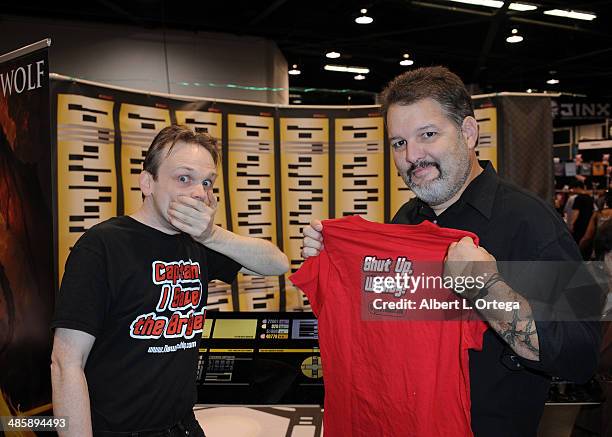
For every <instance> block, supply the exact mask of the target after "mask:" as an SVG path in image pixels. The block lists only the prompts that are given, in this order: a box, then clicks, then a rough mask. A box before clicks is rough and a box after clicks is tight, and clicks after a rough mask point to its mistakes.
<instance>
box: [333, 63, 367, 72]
mask: <svg viewBox="0 0 612 437" xmlns="http://www.w3.org/2000/svg"><path fill="white" fill-rule="evenodd" d="M323 68H324V69H325V70H327V71H340V72H342V73H357V74H368V73H369V72H370V69H369V68H365V67H347V66H346V65H330V64H327V65H326V66H325V67H323Z"/></svg>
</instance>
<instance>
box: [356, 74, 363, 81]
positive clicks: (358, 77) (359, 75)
mask: <svg viewBox="0 0 612 437" xmlns="http://www.w3.org/2000/svg"><path fill="white" fill-rule="evenodd" d="M364 79H365V76H364V75H363V74H358V75H357V76H355V80H364Z"/></svg>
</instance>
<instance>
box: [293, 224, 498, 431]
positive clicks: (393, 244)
mask: <svg viewBox="0 0 612 437" xmlns="http://www.w3.org/2000/svg"><path fill="white" fill-rule="evenodd" d="M323 236H324V250H322V251H321V253H320V254H319V256H316V257H311V258H308V260H306V262H305V263H304V264H303V265H302V267H301V268H300V269H299V270H298V271H297V272H296V273H295V274H293V275H292V276H291V278H290V279H291V281H292V282H293V283H294V284H295V285H296V286H297V287H299V288H300V289H302V290H303V291H304V293H305V294H306V295H307V296H308V299H309V301H310V304H311V306H312V309H313V311H314V313H315V315H316V316H317V318H318V320H319V345H320V348H321V360H322V364H323V375H324V376H323V378H324V380H325V413H324V428H325V436H326V437H336V436H342V437H345V436H346V437H348V436H353V437H356V436H364V437H365V436H367V437H401V436H415V437H437V436H440V437H459V436H461V437H466V436H472V435H473V434H472V431H471V428H470V381H469V367H468V349H481V348H482V335H483V333H484V331H485V330H486V329H487V325H486V324H485V323H484V322H482V321H481V320H480V319H478V317H477V315H476V314H475V313H474V312H473V311H471V310H466V309H459V310H457V311H456V312H455V313H456V314H459V317H456V314H455V319H453V320H445V318H444V317H442V316H441V315H443V314H444V311H442V312H437V313H436V312H432V313H429V312H428V306H427V305H426V306H425V308H423V307H422V306H421V305H422V303H421V301H427V302H429V303H431V299H429V298H431V297H434V299H433V300H437V301H439V302H451V301H455V300H456V301H460V302H463V300H462V299H461V298H460V297H459V296H457V295H456V294H455V293H454V292H452V291H450V290H448V289H446V288H443V289H437V290H433V291H431V290H430V291H428V292H427V293H426V294H421V293H420V290H418V289H417V290H416V292H414V293H411V292H410V291H405V292H404V293H402V292H397V293H396V291H397V290H398V289H395V288H393V287H391V288H389V289H388V290H391V291H385V292H381V291H380V290H381V289H380V288H378V291H377V292H373V291H372V290H373V288H374V287H373V284H374V282H373V281H376V280H377V279H376V278H374V276H387V277H389V276H391V277H392V276H393V275H395V273H396V272H402V273H406V272H407V274H410V275H411V276H413V277H418V276H423V275H424V272H423V270H427V272H426V273H427V274H428V275H432V274H433V275H436V274H437V275H440V276H441V275H442V271H443V261H444V257H445V256H446V252H447V249H448V246H449V245H450V244H451V243H452V242H456V241H459V240H460V239H461V238H462V237H465V236H469V237H471V238H473V239H474V241H475V243H476V244H478V239H477V237H476V236H475V235H474V234H472V233H469V232H464V231H458V230H454V229H446V228H441V227H439V226H437V225H435V224H433V223H430V222H423V223H421V224H418V225H396V224H389V225H387V224H380V223H373V222H368V221H366V220H364V219H363V218H361V217H360V216H350V217H345V218H341V219H335V220H325V221H323ZM420 263H421V264H420ZM421 265H422V266H426V267H422V268H421ZM381 282H382V281H380V282H378V285H379V286H380V283H381ZM400 289H401V287H400ZM425 297H427V299H425ZM402 299H404V300H413V301H414V304H412V305H415V308H416V309H405V310H403V311H402V310H397V309H393V308H392V309H391V310H389V309H388V308H386V309H380V306H381V302H382V301H386V302H393V301H395V302H399V301H401V300H402ZM374 300H378V302H377V304H376V305H374ZM373 305H374V308H379V310H377V309H373ZM427 314H436V316H435V317H428V316H427ZM423 316H425V317H423ZM410 318H412V320H408V319H410Z"/></svg>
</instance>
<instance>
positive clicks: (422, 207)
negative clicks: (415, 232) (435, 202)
mask: <svg viewBox="0 0 612 437" xmlns="http://www.w3.org/2000/svg"><path fill="white" fill-rule="evenodd" d="M478 163H479V164H480V166H481V167H482V168H483V171H482V173H480V174H479V175H478V176H476V177H475V178H474V180H473V181H472V182H470V184H469V185H468V186H467V187H466V189H465V191H464V192H463V193H462V194H461V197H460V198H459V199H458V200H457V201H456V202H455V203H454V204H453V205H451V206H450V207H449V209H450V208H452V207H453V206H454V205H456V204H459V203H467V204H469V205H471V206H472V207H473V208H475V209H476V210H477V211H478V212H480V213H481V214H482V215H483V216H485V217H486V218H487V219H490V218H491V215H492V213H493V203H494V202H495V193H496V192H497V184H498V183H499V179H498V176H497V173H496V172H495V169H494V168H493V165H492V164H491V161H478ZM416 200H417V208H416V211H415V212H416V213H417V214H418V215H419V216H421V217H423V218H425V219H428V220H432V221H433V220H435V219H436V214H435V213H434V212H433V209H431V207H430V206H429V205H428V204H426V203H425V202H423V201H422V200H421V199H418V198H417V199H416Z"/></svg>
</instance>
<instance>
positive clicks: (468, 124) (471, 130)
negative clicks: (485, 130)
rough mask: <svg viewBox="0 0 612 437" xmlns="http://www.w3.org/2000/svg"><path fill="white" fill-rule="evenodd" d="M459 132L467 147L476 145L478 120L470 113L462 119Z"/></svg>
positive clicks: (471, 147) (470, 147)
mask: <svg viewBox="0 0 612 437" xmlns="http://www.w3.org/2000/svg"><path fill="white" fill-rule="evenodd" d="M461 134H462V135H463V139H464V140H465V142H466V144H467V145H468V148H469V149H473V148H474V147H476V144H478V122H477V121H476V119H475V118H474V117H472V116H471V115H470V116H467V117H465V118H464V119H463V123H462V125H461Z"/></svg>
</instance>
